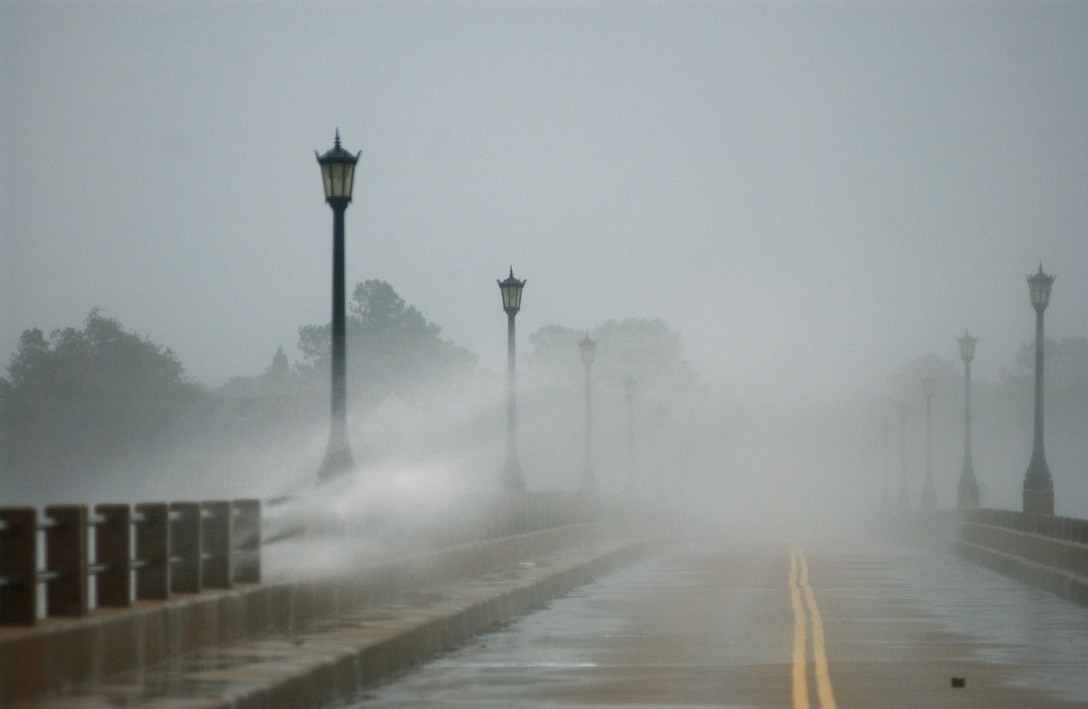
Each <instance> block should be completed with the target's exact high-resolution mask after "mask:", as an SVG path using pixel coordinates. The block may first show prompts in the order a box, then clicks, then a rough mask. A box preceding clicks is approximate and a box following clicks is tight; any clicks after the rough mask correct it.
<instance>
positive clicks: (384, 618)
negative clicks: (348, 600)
mask: <svg viewBox="0 0 1088 709" xmlns="http://www.w3.org/2000/svg"><path fill="white" fill-rule="evenodd" d="M647 550H648V544H647V543H644V542H626V543H619V544H613V545H610V546H603V545H594V544H592V543H591V544H589V545H587V546H583V547H582V548H580V549H567V550H566V551H563V552H558V553H556V552H554V551H546V552H542V551H541V550H537V551H536V553H535V556H534V555H533V554H530V555H527V556H526V557H524V558H523V559H522V560H520V561H519V562H516V563H513V564H510V565H508V566H505V567H503V568H501V569H498V570H495V571H492V572H490V573H486V574H483V575H480V576H477V577H474V578H461V579H457V580H453V581H448V580H447V581H446V582H445V583H443V584H440V585H438V586H434V585H432V586H423V585H421V586H419V587H418V588H416V589H415V590H411V591H405V592H404V593H401V594H399V595H398V597H397V598H396V599H395V600H393V601H390V602H384V603H374V604H366V605H363V606H359V607H358V608H356V609H354V610H352V611H350V612H342V613H340V614H339V615H337V616H334V617H328V618H326V619H323V620H318V621H315V622H314V623H312V624H310V625H309V626H307V627H305V628H301V629H296V630H295V631H293V632H282V633H277V634H274V635H270V636H266V637H264V638H261V639H258V640H248V641H243V642H235V643H232V644H229V645H225V646H217V647H207V648H204V649H202V650H199V651H197V652H194V653H191V654H189V655H188V656H185V657H184V658H179V659H177V660H176V661H174V662H168V663H166V665H167V666H165V667H162V668H159V669H156V670H155V671H153V672H151V671H149V672H141V673H137V674H136V675H134V676H126V677H123V678H119V679H116V680H113V681H111V682H110V683H109V684H108V685H99V686H96V687H92V688H89V689H87V690H84V691H77V692H74V693H68V694H65V695H63V696H50V697H42V698H39V699H36V700H28V701H25V702H22V703H20V704H17V705H14V706H15V707H22V708H29V707H35V708H37V709H61V708H62V707H63V708H65V709H90V708H91V707H109V706H141V707H171V708H181V707H185V708H186V709H190V708H191V709H197V708H198V707H199V708H200V709H211V708H213V707H214V708H222V709H228V708H229V709H290V708H298V709H309V708H311V707H318V706H326V705H329V704H333V703H336V702H342V701H344V700H345V699H350V698H351V697H354V696H357V695H358V694H359V693H360V692H361V691H362V690H364V689H366V688H367V687H371V686H374V685H376V684H378V683H380V682H382V681H385V680H388V679H390V678H392V677H395V676H396V675H398V674H400V673H402V672H404V671H406V670H407V669H409V668H411V667H413V666H415V665H418V664H419V663H421V662H423V661H424V660H426V659H427V658H429V657H432V656H433V655H435V654H437V653H440V652H443V651H446V650H449V649H452V648H454V647H456V646H457V645H459V644H461V643H464V642H465V641H466V640H468V639H470V638H471V637H473V636H475V635H478V634H480V633H482V632H485V631H487V630H489V629H491V628H494V627H495V626H496V625H499V624H501V623H505V622H507V621H509V620H511V619H513V618H515V617H517V616H519V615H522V614H524V613H525V612H527V611H530V610H532V609H533V608H537V607H540V606H542V605H543V604H544V603H546V602H547V601H548V600H549V599H551V598H554V597H556V596H559V595H562V594H564V593H566V592H568V591H569V590H570V589H572V588H574V587H575V586H578V585H580V584H583V583H586V582H588V581H590V580H592V579H593V578H594V577H595V576H596V575H598V574H600V573H602V572H604V571H606V570H608V569H611V568H614V567H617V566H620V565H622V564H625V563H629V562H630V561H632V560H634V559H636V558H638V557H639V556H641V555H643V554H645V553H646V551H647ZM529 557H532V560H530V559H529Z"/></svg>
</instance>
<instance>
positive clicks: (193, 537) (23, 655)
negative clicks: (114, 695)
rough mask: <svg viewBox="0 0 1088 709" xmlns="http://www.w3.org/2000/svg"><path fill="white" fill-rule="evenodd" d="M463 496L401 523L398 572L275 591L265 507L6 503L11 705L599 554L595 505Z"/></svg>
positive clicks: (3, 681)
mask: <svg viewBox="0 0 1088 709" xmlns="http://www.w3.org/2000/svg"><path fill="white" fill-rule="evenodd" d="M463 502H464V504H461V505H454V506H450V505H447V506H444V509H445V512H444V513H443V514H434V515H432V516H430V517H424V516H421V517H420V518H418V519H416V518H413V519H408V520H402V519H395V518H394V519H391V520H389V521H388V525H387V527H385V528H383V529H382V530H381V532H382V533H384V534H390V535H396V538H397V540H398V542H400V543H401V544H400V546H398V547H397V548H398V549H399V550H400V551H399V552H398V556H397V557H396V559H397V560H396V561H395V562H391V561H387V562H384V563H374V564H372V565H367V566H366V567H364V568H352V569H344V570H342V572H340V573H338V574H336V575H330V576H328V577H323V578H312V579H297V580H290V581H285V582H280V583H263V584H259V583H257V582H259V581H261V562H260V552H261V548H262V544H267V543H270V542H269V540H268V539H264V540H262V533H261V527H262V520H261V514H262V505H261V503H259V502H258V501H256V500H234V501H230V502H226V501H212V502H200V503H197V502H174V503H165V502H153V503H143V504H138V505H135V506H129V505H122V504H109V505H98V506H96V507H95V508H94V509H93V510H88V508H87V507H86V506H81V505H64V506H52V507H47V508H45V509H44V510H43V511H40V512H39V511H38V510H36V509H34V508H26V507H22V508H2V509H0V618H2V619H3V622H2V623H0V705H2V706H7V704H8V703H11V702H15V701H17V700H18V701H21V700H24V699H27V698H31V697H38V696H39V695H43V694H45V693H50V694H54V693H56V692H63V691H66V690H70V689H75V688H79V687H86V686H88V685H94V684H97V683H100V682H102V681H104V680H106V679H108V678H110V677H111V676H115V675H118V674H119V673H125V672H131V671H133V670H142V669H150V668H152V667H154V666H157V665H162V663H166V662H175V661H177V660H178V659H179V658H181V657H184V656H186V655H188V654H189V653H192V652H194V651H197V650H200V649H202V648H208V647H211V646H217V645H224V644H230V643H236V642H240V641H243V640H247V639H252V638H261V637H266V636H269V635H275V634H283V633H288V634H291V633H295V632H300V630H301V629H302V628H303V627H304V626H306V625H307V624H311V623H313V622H315V621H317V620H318V619H322V618H333V617H337V616H339V615H341V614H344V613H346V612H348V611H350V610H351V609H356V608H360V607H366V606H368V605H370V604H373V603H375V602H383V601H391V600H395V599H396V598H398V597H399V595H400V594H404V593H406V592H410V591H415V590H418V589H421V588H424V587H427V586H430V585H433V584H440V583H446V582H451V581H456V580H458V579H468V578H475V577H479V576H482V575H485V574H488V573H492V572H494V571H495V570H496V569H499V568H504V567H506V568H510V567H513V568H518V567H519V565H520V564H522V562H524V560H526V559H531V558H534V557H536V556H538V555H544V554H551V553H556V552H561V551H562V550H565V549H576V548H578V549H583V548H592V547H595V546H596V540H597V539H598V537H599V536H600V530H601V528H602V526H603V525H602V524H601V523H600V522H599V521H598V504H597V501H595V500H587V499H584V498H581V497H579V496H576V495H572V494H569V493H554V494H553V493H532V494H526V495H493V496H484V497H475V498H466V500H464V501H463ZM451 507H452V508H453V509H450V508H451ZM292 519H293V518H291V517H290V516H288V517H287V520H288V522H289V523H290V524H295V522H292V521H291V520H292ZM281 521H282V518H281ZM369 523H370V521H368V520H365V519H361V520H346V521H345V520H341V521H340V522H335V521H333V520H329V519H327V516H326V517H324V518H323V517H322V516H321V515H318V516H317V517H316V518H314V517H312V516H311V517H309V518H303V519H302V525H301V527H300V528H299V529H298V530H295V529H289V530H288V534H287V536H291V535H298V534H308V535H316V536H317V538H318V539H320V538H321V537H322V536H323V535H330V534H332V535H338V536H344V538H345V539H346V540H347V541H349V543H350V539H351V534H353V533H357V532H360V531H364V532H367V533H369V532H370V531H372V530H370V529H369V527H367V525H368V524H369ZM312 525H317V527H319V528H317V529H314V528H312V527H311V528H307V527H308V526H312ZM274 537H275V538H283V536H282V535H281V534H279V533H277V535H274ZM587 545H588V547H587ZM39 597H41V598H42V599H44V603H40V602H39ZM96 598H97V600H96ZM508 610H509V609H508ZM510 612H511V613H513V612H514V611H513V610H510ZM504 613H505V611H504ZM504 617H505V616H504ZM478 620H479V623H478V624H477V625H480V627H484V626H485V625H486V622H485V621H486V619H482V620H480V619H478ZM473 627H474V628H475V625H474V626H473ZM473 632H476V630H473ZM443 646H446V644H445V643H443ZM413 648H414V650H413V651H416V650H419V648H416V647H415V646H414V645H413Z"/></svg>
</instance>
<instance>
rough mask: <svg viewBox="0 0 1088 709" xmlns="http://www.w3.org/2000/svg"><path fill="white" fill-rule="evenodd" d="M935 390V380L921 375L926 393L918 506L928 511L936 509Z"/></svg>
mask: <svg viewBox="0 0 1088 709" xmlns="http://www.w3.org/2000/svg"><path fill="white" fill-rule="evenodd" d="M936 390H937V380H936V379H934V378H933V377H923V379H922V393H924V394H925V395H926V481H925V483H923V484H922V500H921V503H920V505H919V508H920V509H923V510H930V511H932V510H935V509H937V488H936V487H935V486H934V484H933V393H934V392H935V391H936Z"/></svg>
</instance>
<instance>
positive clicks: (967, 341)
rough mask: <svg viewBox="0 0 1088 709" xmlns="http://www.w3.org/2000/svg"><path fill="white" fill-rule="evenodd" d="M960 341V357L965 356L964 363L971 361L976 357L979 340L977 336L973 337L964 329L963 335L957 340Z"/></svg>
mask: <svg viewBox="0 0 1088 709" xmlns="http://www.w3.org/2000/svg"><path fill="white" fill-rule="evenodd" d="M956 342H959V343H960V357H962V358H963V361H964V363H968V362H970V361H971V360H972V359H974V358H975V343H976V342H978V338H977V337H971V335H970V334H969V333H968V332H967V331H966V330H964V331H963V337H961V338H959V339H957V340H956Z"/></svg>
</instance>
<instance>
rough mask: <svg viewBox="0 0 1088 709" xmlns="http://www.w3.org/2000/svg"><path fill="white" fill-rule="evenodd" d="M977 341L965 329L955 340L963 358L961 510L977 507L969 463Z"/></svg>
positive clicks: (958, 494)
mask: <svg viewBox="0 0 1088 709" xmlns="http://www.w3.org/2000/svg"><path fill="white" fill-rule="evenodd" d="M977 341H978V338H977V337H971V335H970V334H969V333H968V332H967V331H966V330H964V332H963V337H961V338H959V339H958V340H957V342H959V343H960V357H962V358H963V470H961V471H960V481H959V484H958V485H957V486H956V507H957V508H958V509H961V510H965V509H972V508H975V507H978V480H977V479H976V478H975V468H974V466H973V465H972V464H971V360H972V359H974V358H975V343H976V342H977Z"/></svg>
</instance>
